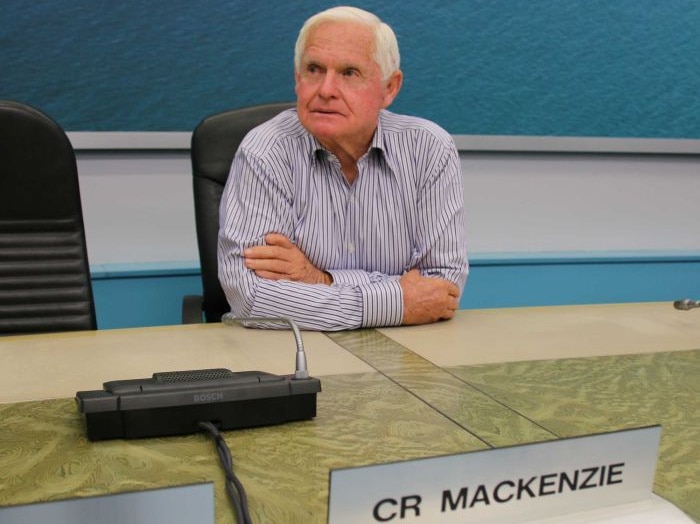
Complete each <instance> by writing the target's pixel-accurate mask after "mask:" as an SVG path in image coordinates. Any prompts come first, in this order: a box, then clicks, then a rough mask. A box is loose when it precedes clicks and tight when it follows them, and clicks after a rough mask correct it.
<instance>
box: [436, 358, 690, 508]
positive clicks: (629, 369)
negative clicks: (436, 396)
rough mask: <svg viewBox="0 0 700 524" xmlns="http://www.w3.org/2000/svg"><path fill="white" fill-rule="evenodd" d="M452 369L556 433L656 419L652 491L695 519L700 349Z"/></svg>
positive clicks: (588, 431)
mask: <svg viewBox="0 0 700 524" xmlns="http://www.w3.org/2000/svg"><path fill="white" fill-rule="evenodd" d="M449 371H450V372H451V373H453V374H454V375H455V376H458V377H460V378H461V379H462V380H464V381H465V382H466V383H467V384H469V385H470V386H473V387H475V388H478V389H479V390H480V391H483V392H485V393H486V394H488V395H489V396H490V397H492V398H493V399H495V400H497V401H499V402H502V403H503V404H505V405H507V406H508V407H510V408H511V409H513V410H514V411H516V412H517V413H519V414H521V415H523V416H525V417H527V418H528V419H529V420H532V421H534V422H536V423H537V424H540V425H541V426H542V427H544V428H546V429H547V430H548V431H551V432H552V433H553V434H555V435H557V436H559V437H570V436H576V435H586V434H591V433H600V432H606V431H615V430H619V429H625V428H633V427H641V426H647V425H654V424H660V425H661V426H662V428H663V431H662V436H661V447H660V453H659V461H658V465H657V472H656V479H655V484H654V490H655V491H656V492H657V493H658V494H659V495H661V496H663V497H665V498H667V499H668V500H670V501H671V502H673V503H674V504H676V505H678V506H679V507H680V508H682V509H683V510H685V511H686V512H687V513H688V514H689V515H691V516H692V517H693V518H695V519H696V520H698V521H700V350H696V351H681V352H670V353H653V354H642V355H624V356H611V357H592V358H580V359H565V360H547V361H530V362H512V363H503V364H486V365H481V366H458V367H452V368H449Z"/></svg>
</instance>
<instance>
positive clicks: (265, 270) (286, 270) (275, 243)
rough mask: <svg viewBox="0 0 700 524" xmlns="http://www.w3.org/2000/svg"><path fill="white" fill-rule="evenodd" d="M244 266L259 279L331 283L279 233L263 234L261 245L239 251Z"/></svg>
mask: <svg viewBox="0 0 700 524" xmlns="http://www.w3.org/2000/svg"><path fill="white" fill-rule="evenodd" d="M243 257H244V262H245V266H246V267H247V268H248V269H251V270H253V271H254V272H255V274H256V275H257V276H259V277H260V278H267V279H270V280H293V281H295V282H304V283H306V284H328V285H330V284H332V283H333V279H332V278H331V275H330V274H329V273H326V272H325V271H321V270H320V269H318V268H317V267H316V266H314V265H313V264H312V263H311V262H309V259H308V258H306V255H305V254H304V253H303V252H302V251H301V250H300V249H299V248H298V247H297V246H295V245H294V244H293V243H292V241H291V240H289V239H288V238H287V237H286V236H284V235H280V234H279V233H268V234H267V235H265V245H264V246H255V247H251V248H248V249H246V250H245V251H244V252H243Z"/></svg>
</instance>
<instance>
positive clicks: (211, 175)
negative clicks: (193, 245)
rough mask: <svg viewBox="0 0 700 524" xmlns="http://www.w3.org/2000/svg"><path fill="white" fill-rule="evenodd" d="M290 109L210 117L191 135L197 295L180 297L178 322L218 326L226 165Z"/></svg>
mask: <svg viewBox="0 0 700 524" xmlns="http://www.w3.org/2000/svg"><path fill="white" fill-rule="evenodd" d="M294 106H295V104H294V103H292V102H280V103H273V104H263V105H257V106H250V107H244V108H241V109H233V110H230V111H224V112H222V113H216V114H214V115H211V116H208V117H206V118H205V119H204V120H202V121H201V122H200V123H199V125H197V127H196V128H195V130H194V132H193V133H192V149H191V157H192V177H193V178H192V189H193V191H194V213H195V223H196V228H197V244H198V248H199V263H200V266H201V270H202V290H203V294H202V296H199V295H187V296H185V297H184V300H183V304H182V322H183V323H185V324H191V323H201V322H202V320H204V321H206V322H220V321H221V316H222V315H223V314H224V313H227V312H228V311H229V309H230V308H229V305H228V302H227V300H226V295H225V294H224V291H223V289H221V285H220V284H219V275H218V263H217V244H218V236H219V203H220V202H221V195H222V193H223V191H224V186H225V185H226V180H228V175H229V170H230V168H231V163H232V162H233V157H234V156H235V154H236V151H237V150H238V146H239V145H240V144H241V142H242V141H243V138H244V137H245V135H246V134H248V132H249V131H250V130H251V129H253V128H254V127H257V126H258V125H260V124H262V123H263V122H266V121H267V120H269V119H270V118H272V117H274V116H276V115H277V114H279V113H280V112H282V111H284V110H285V109H289V108H290V107H294ZM202 314H204V318H202Z"/></svg>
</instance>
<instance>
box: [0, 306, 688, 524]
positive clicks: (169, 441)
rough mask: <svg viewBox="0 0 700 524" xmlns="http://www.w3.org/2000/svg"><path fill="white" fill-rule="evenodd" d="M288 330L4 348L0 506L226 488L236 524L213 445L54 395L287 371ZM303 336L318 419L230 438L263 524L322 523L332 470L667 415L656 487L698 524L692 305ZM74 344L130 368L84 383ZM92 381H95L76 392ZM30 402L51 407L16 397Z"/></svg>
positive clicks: (7, 344)
mask: <svg viewBox="0 0 700 524" xmlns="http://www.w3.org/2000/svg"><path fill="white" fill-rule="evenodd" d="M669 313H670V314H669ZM283 337H291V334H289V333H288V332H263V331H254V330H244V329H243V328H236V327H226V326H221V325H207V326H193V327H191V326H176V327H172V328H153V329H149V328H146V329H142V330H119V331H111V332H96V333H89V334H64V335H53V336H50V335H42V336H31V337H11V338H6V339H4V340H2V343H1V344H0V360H1V361H2V362H3V363H4V364H5V363H8V362H12V365H10V366H5V365H4V366H3V370H2V371H0V381H1V382H0V384H2V385H0V401H5V402H8V401H10V402H8V403H6V404H0V421H2V422H0V505H9V504H22V503H28V502H32V501H37V500H55V499H61V498H68V497H74V496H88V495H95V494H102V493H114V492H121V491H130V490H135V489H145V488H152V487H161V486H168V485H176V484H187V483H191V482H202V481H214V482H215V491H216V515H217V522H232V521H233V517H232V515H231V514H230V511H229V507H228V503H227V501H226V499H225V494H224V490H223V474H222V473H221V471H220V469H219V466H218V463H217V462H216V456H215V453H214V450H213V445H212V443H211V441H210V440H208V439H207V438H206V437H205V436H204V435H192V436H186V437H175V438H165V439H148V440H139V441H106V442H99V443H90V442H87V441H86V440H85V438H84V430H83V428H82V423H81V421H80V418H79V416H78V414H77V410H76V408H75V405H74V402H73V400H72V399H70V398H69V399H66V398H53V397H62V396H63V397H66V396H67V397H72V396H73V395H74V393H75V391H76V390H77V389H96V388H97V387H99V384H101V382H103V381H104V380H110V379H115V378H130V377H143V376H148V375H149V374H150V373H151V372H153V371H167V370H170V369H188V368H203V367H229V368H231V369H255V368H264V369H265V370H266V371H272V372H275V373H286V372H289V371H290V368H291V366H292V364H291V362H292V360H291V358H292V357H289V356H287V355H286V353H287V352H289V353H293V345H292V344H293V343H292V342H290V340H289V339H284V340H283ZM635 339H636V340H637V343H638V344H637V346H636V347H637V349H638V351H636V352H635V344H634V340H635ZM153 340H159V341H160V342H159V343H154V342H153ZM304 341H305V346H306V348H307V352H308V353H309V365H310V371H311V373H312V374H313V375H316V376H321V377H322V386H323V392H322V393H321V394H319V396H318V417H317V418H316V419H315V420H313V421H308V422H300V423H293V424H288V425H283V426H276V427H270V428H257V429H252V430H243V431H236V432H229V433H227V434H226V439H227V442H228V443H229V446H230V447H231V450H232V453H233V455H234V460H235V467H236V470H237V472H238V474H239V476H240V478H241V480H242V482H243V483H244V485H245V486H246V489H247V491H248V494H249V498H250V504H251V512H252V516H253V519H254V521H255V522H300V523H301V522H303V523H309V522H325V519H326V498H327V493H328V471H329V469H331V468H339V467H347V466H354V465H362V464H370V463H377V462H388V461H394V460H404V459H412V458H418V457H426V456H433V455H440V454H448V453H457V452H463V451H469V450H476V449H484V448H487V447H491V446H502V445H509V444H516V443H525V442H533V441H539V440H547V439H555V438H559V437H563V436H572V435H578V434H586V433H590V432H597V431H608V430H614V429H621V428H624V427H633V426H639V425H645V424H655V423H661V424H662V425H663V426H664V433H663V437H662V446H661V453H660V458H659V467H658V472H657V478H656V484H655V490H656V491H657V493H659V494H661V495H662V496H665V497H666V498H668V499H669V500H671V501H672V502H674V503H676V504H677V505H678V506H680V507H681V508H683V509H684V510H685V511H687V512H688V513H689V514H690V515H691V516H693V517H694V518H696V519H700V503H698V500H699V499H700V420H699V419H698V417H699V415H698V413H700V409H698V408H700V405H699V403H700V395H699V394H698V393H699V391H698V385H697V384H698V377H699V376H700V351H697V349H698V348H700V315H698V314H696V312H678V311H673V309H672V308H671V306H670V304H631V305H617V306H576V307H565V308H560V307H557V308H520V309H512V310H483V311H460V312H459V313H458V315H457V318H455V319H454V320H453V321H450V322H446V323H441V324H435V325H431V326H419V327H406V328H391V329H382V330H360V331H354V332H341V333H332V334H328V335H323V334H320V333H306V332H305V333H304ZM652 341H653V343H652ZM147 342H148V344H147ZM623 342H625V343H624V344H623ZM149 344H150V345H149ZM61 347H63V348H64V349H61ZM280 347H284V348H286V347H289V350H287V351H284V350H280V349H279V348H280ZM65 348H68V349H65ZM144 348H148V350H147V351H144ZM158 348H160V349H158ZM484 348H488V351H485V350H484ZM563 348H564V349H563ZM693 349H695V351H693ZM679 350H682V351H679ZM66 351H68V352H70V351H73V352H75V353H74V356H75V358H76V359H77V360H78V361H81V359H87V358H93V359H95V358H96V357H95V356H92V357H90V356H89V355H91V354H93V353H94V355H99V358H97V360H100V361H102V360H104V359H113V358H114V357H113V354H114V353H115V352H117V351H119V352H120V353H121V355H120V358H119V359H118V362H119V363H121V364H120V365H122V366H123V368H122V371H123V372H127V371H128V372H129V375H128V376H127V375H123V374H122V373H120V372H119V370H117V369H112V366H114V365H115V361H114V360H111V364H107V363H104V364H103V365H102V367H101V368H100V371H99V372H95V373H92V374H89V376H87V377H81V376H79V375H81V374H82V373H83V372H85V373H87V370H88V369H90V368H91V366H86V367H83V368H81V369H83V371H81V372H76V371H75V368H74V367H73V366H60V365H59V364H58V363H59V362H60V361H61V360H62V358H63V357H61V358H57V357H58V356H59V355H63V354H64V353H65V352H66ZM669 351H670V352H669ZM160 352H162V353H160ZM149 353H153V355H150V356H149V355H148V354H149ZM635 353H636V354H635ZM484 354H486V355H487V356H486V357H484V356H483V355H484ZM178 355H179V356H178ZM210 355H218V356H216V357H215V358H213V357H212V358H211V359H210ZM168 356H170V357H171V358H172V361H169V360H166V359H167V358H168ZM561 357H566V358H561ZM149 358H153V359H154V360H149ZM187 359H192V360H187ZM475 359H478V360H476V361H475ZM210 364H212V365H210ZM46 366H50V367H49V368H48V369H49V370H50V371H49V372H48V373H49V374H50V375H53V376H54V378H56V379H57V375H71V374H72V376H71V377H70V378H69V379H67V380H66V381H62V382H61V383H62V384H63V385H62V386H61V388H62V389H61V388H56V389H52V390H51V391H48V390H46V389H44V388H39V391H36V390H35V391H33V392H32V393H31V394H29V395H27V394H21V392H18V391H13V390H12V388H8V386H7V384H14V385H15V386H13V387H17V388H18V389H22V388H24V389H32V388H33V387H34V386H32V383H33V381H32V380H22V379H19V378H17V377H13V376H12V375H13V374H17V373H20V374H21V373H27V370H31V369H37V373H39V372H40V373H47V371H46V370H45V369H46ZM39 367H41V368H42V369H44V371H40V370H39ZM100 373H102V374H100ZM42 376H44V375H42ZM80 380H82V381H83V383H85V382H88V385H87V386H85V385H82V386H80V387H75V386H73V387H71V386H70V383H71V381H80ZM10 381H14V382H10ZM18 381H19V382H18ZM29 398H31V399H37V398H39V399H44V400H41V401H35V402H30V403H23V402H17V401H18V400H23V399H25V400H26V399H29Z"/></svg>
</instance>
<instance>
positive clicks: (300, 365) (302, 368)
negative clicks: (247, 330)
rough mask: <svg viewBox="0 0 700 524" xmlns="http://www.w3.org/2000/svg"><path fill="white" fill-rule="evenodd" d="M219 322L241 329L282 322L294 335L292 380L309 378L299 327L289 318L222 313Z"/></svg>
mask: <svg viewBox="0 0 700 524" xmlns="http://www.w3.org/2000/svg"><path fill="white" fill-rule="evenodd" d="M221 321H222V322H223V323H224V324H226V325H227V326H230V325H232V324H240V325H242V326H243V327H248V326H249V325H250V324H252V323H259V322H282V323H284V324H287V325H288V326H289V327H290V328H291V330H292V334H293V335H294V342H296V345H297V358H296V366H295V368H296V369H295V371H294V378H296V379H305V378H309V372H308V370H307V368H306V352H305V351H304V342H303V341H302V339H301V332H300V331H299V326H297V323H296V322H294V320H292V319H291V318H287V317H234V316H233V315H232V314H231V313H224V315H223V316H222V317H221Z"/></svg>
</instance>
